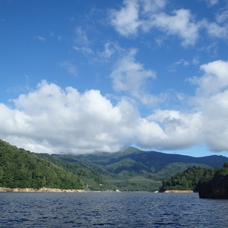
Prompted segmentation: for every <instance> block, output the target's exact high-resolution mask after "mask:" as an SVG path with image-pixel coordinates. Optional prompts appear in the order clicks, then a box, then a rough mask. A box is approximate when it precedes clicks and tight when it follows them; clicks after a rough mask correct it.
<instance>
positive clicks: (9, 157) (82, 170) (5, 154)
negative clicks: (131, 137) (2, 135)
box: [0, 140, 228, 191]
mask: <svg viewBox="0 0 228 228" xmlns="http://www.w3.org/2000/svg"><path fill="white" fill-rule="evenodd" d="M227 161H228V158H227V157H223V156H207V157H201V158H194V157H191V156H183V155H176V154H175V155H174V154H164V153H161V152H156V151H142V150H139V149H137V148H134V147H129V148H126V149H124V150H121V151H118V152H115V153H108V152H99V151H97V152H95V153H90V154H83V155H57V154H53V155H48V154H36V153H32V152H30V151H26V150H24V149H19V148H17V147H15V146H12V145H10V144H9V143H6V142H4V141H2V140H0V187H1V186H2V187H31V188H40V187H52V188H77V189H80V188H85V189H91V190H99V191H106V190H116V189H119V190H120V191H156V190H158V189H159V188H160V187H161V186H162V181H164V180H166V179H169V178H170V177H171V176H172V175H174V174H176V173H178V172H182V171H184V170H186V169H188V168H189V167H201V169H205V168H209V167H216V166H221V165H222V164H223V163H225V162H227Z"/></svg>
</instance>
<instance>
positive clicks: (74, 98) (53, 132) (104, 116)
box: [0, 81, 137, 153]
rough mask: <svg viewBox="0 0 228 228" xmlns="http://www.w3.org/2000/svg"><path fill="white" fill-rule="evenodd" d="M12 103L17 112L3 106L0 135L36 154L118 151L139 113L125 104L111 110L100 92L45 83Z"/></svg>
mask: <svg viewBox="0 0 228 228" xmlns="http://www.w3.org/2000/svg"><path fill="white" fill-rule="evenodd" d="M14 103H15V106H16V108H15V109H10V108H9V107H7V106H5V105H3V104H1V105H0V109H1V111H0V112H1V117H0V124H1V126H2V127H1V130H0V136H1V138H2V139H4V140H6V141H9V142H11V143H13V144H16V145H17V146H19V147H23V148H26V149H29V150H32V151H35V152H48V153H51V152H52V153H60V152H65V153H68V152H75V153H76V152H77V153H80V152H88V151H93V150H107V151H112V150H117V149H118V148H119V147H120V146H121V143H120V141H119V140H120V138H127V137H128V135H129V134H130V126H131V123H133V122H134V118H135V116H134V115H132V113H137V111H135V110H134V108H133V107H132V106H131V105H130V104H129V103H128V102H126V101H124V100H122V101H120V102H119V103H118V104H117V105H116V106H113V105H112V104H111V102H110V101H109V100H108V99H106V98H105V97H103V96H102V95H101V94H100V92H99V91H96V90H89V91H87V92H85V93H84V94H80V93H79V92H78V91H77V90H75V89H74V88H72V87H68V88H66V89H65V90H62V89H61V88H60V87H58V86H57V85H55V84H48V83H47V82H45V81H43V82H42V83H40V84H39V85H38V88H37V90H35V91H33V92H30V93H29V94H27V95H20V96H19V98H18V99H16V100H14ZM132 118H133V120H132ZM127 126H129V127H127Z"/></svg>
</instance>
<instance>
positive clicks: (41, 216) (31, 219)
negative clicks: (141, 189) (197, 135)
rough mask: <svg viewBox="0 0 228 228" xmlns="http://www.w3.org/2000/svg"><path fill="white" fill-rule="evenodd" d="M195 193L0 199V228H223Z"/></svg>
mask: <svg viewBox="0 0 228 228" xmlns="http://www.w3.org/2000/svg"><path fill="white" fill-rule="evenodd" d="M227 210H228V200H208V199H199V197H198V194H196V193H190V194H188V193H182V194H181V193H157V194H155V193H111V192H107V193H106V192H104V193H102V192H101V193H92V192H91V193H0V211H1V218H0V227H17V228H20V227H23V228H24V227H175V228H177V227H191V228H192V227H197V228H199V227H216V228H218V227H228V218H227V217H226V211H227Z"/></svg>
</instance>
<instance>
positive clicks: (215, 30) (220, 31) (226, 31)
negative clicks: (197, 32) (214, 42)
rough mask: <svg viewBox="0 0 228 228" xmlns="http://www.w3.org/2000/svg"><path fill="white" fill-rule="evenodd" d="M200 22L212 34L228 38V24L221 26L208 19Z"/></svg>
mask: <svg viewBox="0 0 228 228" xmlns="http://www.w3.org/2000/svg"><path fill="white" fill-rule="evenodd" d="M200 24H201V26H202V27H204V28H205V29H206V31H207V32H208V34H209V35H210V36H212V37H217V38H227V35H228V26H226V25H225V26H221V25H219V24H217V23H215V22H208V21H206V20H203V21H202V22H201V23H200Z"/></svg>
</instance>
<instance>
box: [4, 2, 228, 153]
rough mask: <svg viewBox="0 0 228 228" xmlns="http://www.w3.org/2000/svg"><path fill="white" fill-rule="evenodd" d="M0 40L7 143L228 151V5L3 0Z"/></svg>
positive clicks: (83, 149)
mask: <svg viewBox="0 0 228 228" xmlns="http://www.w3.org/2000/svg"><path fill="white" fill-rule="evenodd" d="M0 33H1V36H0V50H1V52H0V79H1V83H0V113H1V115H0V138H1V139H3V140H5V141H8V142H10V143H11V144H13V145H16V146H18V147H22V148H25V149H28V150H30V151H34V152H46V153H75V154H77V153H87V152H92V151H94V150H102V151H110V152H112V151H117V150H119V149H121V148H124V147H126V146H130V145H134V146H137V147H138V148H141V149H145V150H157V151H163V152H168V153H181V154H188V155H192V156H205V155H211V154H218V152H220V153H219V154H223V155H226V156H227V150H228V143H227V139H228V59H227V53H228V46H227V44H228V39H227V37H228V3H227V1H225V0H193V1H189V0H181V1H180V0H172V1H171V0H170V1H169V0H115V1H102V0H96V1H94V0H93V1H92V0H87V1H82V0H68V1H63V0H49V1H46V0H39V1H35V0H30V1H28V0H2V1H1V2H0Z"/></svg>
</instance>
